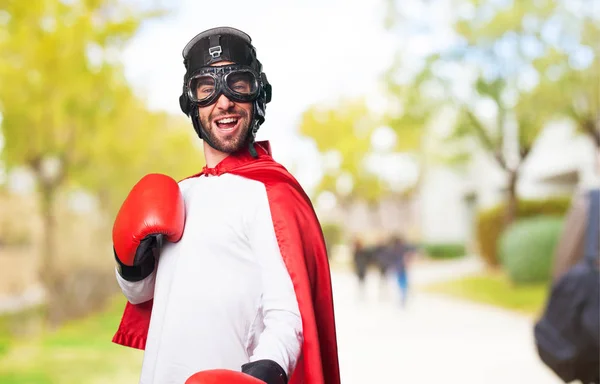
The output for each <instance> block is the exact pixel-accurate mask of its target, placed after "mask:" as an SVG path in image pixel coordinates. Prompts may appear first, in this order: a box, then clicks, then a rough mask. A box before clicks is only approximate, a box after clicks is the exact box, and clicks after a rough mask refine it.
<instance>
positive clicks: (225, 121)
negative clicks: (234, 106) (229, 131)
mask: <svg viewBox="0 0 600 384" xmlns="http://www.w3.org/2000/svg"><path fill="white" fill-rule="evenodd" d="M235 122H237V119H234V118H233V117H228V118H226V119H221V120H217V123H219V124H229V123H235Z"/></svg>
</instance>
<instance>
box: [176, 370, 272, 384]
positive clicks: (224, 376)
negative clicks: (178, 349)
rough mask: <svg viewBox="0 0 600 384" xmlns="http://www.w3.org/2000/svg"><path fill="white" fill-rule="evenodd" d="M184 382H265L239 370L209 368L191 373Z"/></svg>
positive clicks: (262, 383) (234, 383)
mask: <svg viewBox="0 0 600 384" xmlns="http://www.w3.org/2000/svg"><path fill="white" fill-rule="evenodd" d="M185 384H265V382H264V381H262V380H259V379H256V378H254V377H252V376H250V375H246V374H245V373H241V372H236V371H230V370H228V369H211V370H208V371H201V372H198V373H195V374H193V375H192V376H190V377H189V378H188V379H187V380H186V381H185Z"/></svg>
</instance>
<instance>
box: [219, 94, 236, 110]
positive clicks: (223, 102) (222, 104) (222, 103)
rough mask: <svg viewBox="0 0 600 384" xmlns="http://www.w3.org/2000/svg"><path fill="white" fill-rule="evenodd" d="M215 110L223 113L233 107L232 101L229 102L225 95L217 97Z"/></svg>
mask: <svg viewBox="0 0 600 384" xmlns="http://www.w3.org/2000/svg"><path fill="white" fill-rule="evenodd" d="M216 106H217V108H219V109H222V110H224V111H226V110H228V109H230V108H231V107H233V101H231V100H229V99H228V98H227V96H225V95H221V96H219V98H218V99H217V104H216Z"/></svg>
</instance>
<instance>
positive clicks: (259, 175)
mask: <svg viewBox="0 0 600 384" xmlns="http://www.w3.org/2000/svg"><path fill="white" fill-rule="evenodd" d="M255 148H256V150H257V152H258V155H259V156H258V158H257V159H254V158H252V157H251V156H250V154H249V153H248V151H244V152H242V153H239V154H233V155H230V156H228V157H227V158H225V159H224V160H223V161H221V162H220V163H219V164H217V166H216V167H215V168H206V167H205V168H204V169H203V170H202V172H201V173H199V174H197V175H194V176H191V177H198V176H202V175H206V174H210V175H217V176H218V175H221V174H223V173H231V174H234V175H239V176H242V177H245V178H248V179H252V180H256V181H260V182H261V183H263V184H264V185H265V187H266V190H267V196H268V199H269V205H270V207H271V216H272V217H273V226H274V228H275V234H276V236H277V242H278V243H279V249H280V251H281V255H282V257H283V260H284V262H285V265H286V267H287V269H288V272H289V274H290V276H291V278H292V282H293V284H294V290H295V292H296V298H297V300H298V306H299V308H300V314H301V315H302V327H303V333H304V343H303V345H302V354H301V356H300V359H299V360H298V363H297V365H296V368H295V370H294V372H293V373H292V376H291V377H290V380H289V384H339V383H340V373H339V363H338V353H337V340H336V332H335V319H334V313H333V297H332V292H331V275H330V270H329V261H328V259H327V250H326V248H325V241H324V239H323V233H322V231H321V226H320V225H319V222H318V219H317V217H316V215H315V212H314V209H313V206H312V204H311V202H310V199H309V198H308V196H307V195H306V193H305V192H304V190H303V189H302V187H301V186H300V184H299V183H298V181H296V179H295V178H294V177H293V176H292V175H291V174H290V173H289V172H288V171H287V170H286V169H285V168H284V167H283V166H282V165H280V164H278V163H277V162H275V160H273V158H272V157H271V150H270V146H269V143H268V142H260V143H256V144H255ZM151 312H152V300H150V301H148V302H145V303H142V304H137V305H133V304H131V303H129V302H128V303H127V304H126V306H125V312H124V313H123V317H122V319H121V323H120V325H119V329H118V331H117V333H116V334H115V336H114V337H113V342H115V343H117V344H121V345H124V346H127V347H132V348H138V349H144V348H145V346H146V337H147V335H148V326H149V324H150V314H151Z"/></svg>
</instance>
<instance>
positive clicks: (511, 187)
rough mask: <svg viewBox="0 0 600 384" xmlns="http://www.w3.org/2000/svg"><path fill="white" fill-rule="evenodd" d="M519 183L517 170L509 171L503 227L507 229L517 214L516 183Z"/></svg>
mask: <svg viewBox="0 0 600 384" xmlns="http://www.w3.org/2000/svg"><path fill="white" fill-rule="evenodd" d="M518 181H519V170H518V169H516V170H512V171H509V174H508V188H507V196H506V211H505V215H504V227H505V228H507V227H508V226H509V225H510V224H512V223H513V222H514V221H515V219H516V218H517V214H518V203H519V201H518V196H517V182H518Z"/></svg>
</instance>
